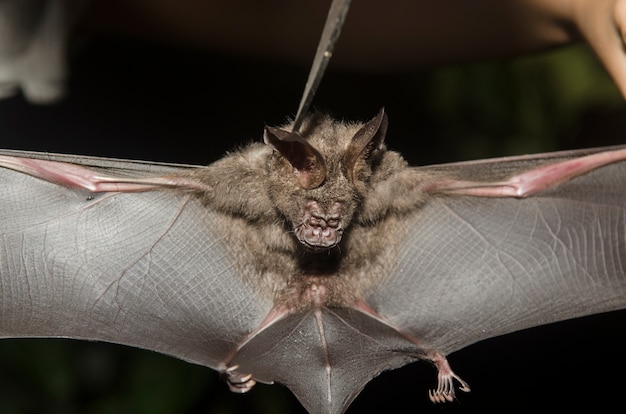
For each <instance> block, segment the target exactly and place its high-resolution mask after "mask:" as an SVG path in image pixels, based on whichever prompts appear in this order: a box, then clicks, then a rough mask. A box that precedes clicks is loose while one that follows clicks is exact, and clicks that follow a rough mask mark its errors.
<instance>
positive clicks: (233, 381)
mask: <svg viewBox="0 0 626 414" xmlns="http://www.w3.org/2000/svg"><path fill="white" fill-rule="evenodd" d="M238 368H239V365H233V366H232V367H229V368H226V369H225V370H224V371H222V377H223V378H224V379H225V380H226V382H227V383H228V388H229V389H230V390H231V391H232V392H236V393H237V394H244V393H246V392H248V391H250V390H251V389H252V387H254V386H255V385H256V381H255V380H254V379H253V378H252V374H242V373H241V372H238V371H237V369H238Z"/></svg>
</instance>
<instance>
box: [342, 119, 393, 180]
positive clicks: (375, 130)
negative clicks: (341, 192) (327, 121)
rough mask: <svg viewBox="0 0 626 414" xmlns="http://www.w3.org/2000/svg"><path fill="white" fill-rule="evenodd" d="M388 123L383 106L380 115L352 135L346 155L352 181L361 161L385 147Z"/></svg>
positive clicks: (347, 171)
mask: <svg viewBox="0 0 626 414" xmlns="http://www.w3.org/2000/svg"><path fill="white" fill-rule="evenodd" d="M387 124H388V121H387V114H386V113H385V108H382V109H381V110H380V112H378V115H376V116H375V117H374V118H373V119H372V120H370V121H369V122H367V123H366V124H365V125H363V126H362V127H361V129H359V130H358V131H357V133H356V134H354V136H353V137H352V142H351V143H350V145H349V146H348V149H347V151H346V156H345V166H346V174H347V176H348V178H350V179H351V180H352V181H354V180H355V179H356V175H357V167H358V164H359V161H360V160H363V161H365V162H368V161H369V160H370V159H371V155H372V153H374V152H376V151H380V150H382V149H383V148H384V142H385V135H386V134H387Z"/></svg>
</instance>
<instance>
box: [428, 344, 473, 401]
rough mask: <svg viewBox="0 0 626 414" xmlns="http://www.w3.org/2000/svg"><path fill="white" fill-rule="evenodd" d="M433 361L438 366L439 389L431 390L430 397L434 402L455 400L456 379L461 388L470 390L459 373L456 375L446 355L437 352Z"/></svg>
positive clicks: (466, 390) (465, 390)
mask: <svg viewBox="0 0 626 414" xmlns="http://www.w3.org/2000/svg"><path fill="white" fill-rule="evenodd" d="M432 362H433V363H434V364H435V366H436V367H437V371H438V373H437V389H434V390H429V391H428V397H429V398H430V400H431V401H432V402H434V403H443V402H446V401H452V400H454V395H455V392H454V381H455V380H456V381H457V382H458V383H459V390H461V391H464V392H469V391H470V387H469V385H467V383H466V382H465V381H463V380H462V379H461V378H460V377H459V376H458V375H456V374H455V373H454V372H453V371H452V368H450V364H448V360H447V359H446V357H444V356H443V355H441V354H440V353H438V352H436V353H435V355H434V356H433V359H432Z"/></svg>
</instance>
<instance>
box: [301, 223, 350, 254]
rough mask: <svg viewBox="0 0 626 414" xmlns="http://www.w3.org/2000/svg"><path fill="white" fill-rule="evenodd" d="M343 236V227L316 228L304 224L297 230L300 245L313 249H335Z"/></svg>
mask: <svg viewBox="0 0 626 414" xmlns="http://www.w3.org/2000/svg"><path fill="white" fill-rule="evenodd" d="M342 234H343V228H342V227H341V226H337V227H330V226H326V225H324V226H314V225H310V224H304V225H302V226H299V227H297V228H296V237H297V238H298V240H299V241H300V243H302V244H304V245H305V246H308V247H311V248H313V249H330V248H332V247H335V246H336V245H337V244H338V243H339V242H340V241H341V236H342Z"/></svg>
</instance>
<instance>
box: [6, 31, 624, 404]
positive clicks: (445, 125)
mask: <svg viewBox="0 0 626 414" xmlns="http://www.w3.org/2000/svg"><path fill="white" fill-rule="evenodd" d="M71 71H72V76H71V80H70V83H69V94H68V96H67V98H66V99H65V100H64V101H62V102H60V103H58V104H54V105H50V106H33V105H30V104H28V103H27V102H25V101H24V100H23V98H22V97H20V96H16V97H14V98H11V99H7V100H5V101H0V147H2V148H12V149H28V150H38V151H50V152H63V153H77V154H89V155H98V156H105V157H118V158H136V159H144V160H157V161H165V162H177V163H181V162H182V163H192V164H205V163H210V162H212V161H214V160H216V159H217V158H219V157H220V156H222V155H223V154H224V153H225V151H227V150H228V149H232V148H234V147H236V146H237V145H240V144H241V143H245V142H250V141H258V140H260V139H261V132H262V128H263V126H264V125H265V124H270V125H277V124H281V123H282V122H284V121H285V120H286V118H287V117H288V116H293V115H294V113H295V110H296V107H297V103H298V101H299V98H300V94H301V91H302V89H303V86H304V82H305V79H306V75H307V71H308V68H305V67H295V66H289V65H286V64H284V63H281V62H273V61H268V60H263V59H255V60H246V59H243V58H239V57H236V56H226V55H214V54H209V53H207V52H201V51H198V50H189V49H184V48H174V47H171V46H167V45H164V44H156V43H149V42H145V41H140V40H133V39H128V38H122V37H112V36H102V35H100V36H92V37H90V38H89V39H87V40H85V41H83V42H81V43H80V45H74V46H73V47H72V53H71ZM316 106H317V108H319V109H322V110H326V111H329V112H331V113H333V114H335V115H336V116H337V117H339V118H344V119H361V120H366V119H369V118H370V117H372V116H373V115H374V114H375V113H376V112H377V111H378V109H379V108H380V107H382V106H384V107H385V108H386V110H387V112H388V114H389V118H390V128H389V133H388V138H387V143H388V146H389V147H391V148H392V149H396V150H399V151H400V152H402V153H403V154H405V155H406V157H407V158H408V159H409V160H410V161H411V163H412V164H427V163H433V162H445V161H459V160H465V159H472V158H479V157H489V156H502V155H513V154H521V153H528V152H539V151H549V150H557V149H571V148H579V147H592V146H601V145H610V144H622V143H624V137H625V135H626V116H625V115H626V106H625V105H624V102H623V99H622V98H621V97H620V96H619V94H618V92H617V90H616V89H615V88H614V86H613V85H612V83H611V81H610V80H609V79H608V78H607V77H606V75H605V74H604V72H603V70H602V69H601V67H600V66H599V64H597V63H596V61H595V60H594V58H593V56H592V55H591V54H590V53H589V52H588V51H587V50H586V49H585V48H584V47H581V46H578V47H574V48H569V49H567V50H562V51H559V52H556V53H551V54H549V55H543V56H536V57H530V58H523V59H517V60H498V61H490V62H484V63H472V64H465V65H460V66H446V67H441V68H433V69H429V70H422V71H419V72H414V73H410V74H395V75H390V76H371V75H370V76H368V75H362V74H357V73H346V72H337V71H333V70H332V65H331V72H330V73H329V74H328V76H327V77H326V79H325V80H324V82H323V83H322V86H321V90H320V91H319V93H318V97H317V99H316ZM624 322H626V312H615V313H611V314H605V315H600V316H595V317H589V318H584V319H582V320H576V321H568V322H564V323H559V324H554V325H549V326H543V327H540V328H536V329H532V330H527V331H524V332H520V333H515V334H511V335H506V336H503V337H499V338H494V339H492V340H488V341H484V342H482V343H479V344H476V345H473V346H470V347H468V348H466V349H464V350H462V351H459V352H456V353H454V354H453V355H451V356H450V362H451V365H452V367H453V368H454V370H455V371H456V372H457V373H458V374H459V375H460V376H461V377H463V378H464V379H465V380H466V381H467V382H468V383H469V384H470V385H471V387H472V392H471V393H469V394H464V393H460V394H461V395H459V398H458V400H457V401H455V402H453V403H451V404H446V405H433V404H431V403H430V401H429V400H428V398H427V389H429V388H430V387H433V386H434V385H435V383H436V372H435V370H434V368H432V367H430V366H429V365H428V364H425V363H417V364H413V365H410V366H407V367H405V368H403V369H400V370H397V371H394V372H389V373H385V374H383V375H381V376H380V377H379V378H377V379H375V380H374V381H373V382H372V383H371V384H370V385H368V386H367V387H366V388H365V390H364V391H363V392H362V394H361V395H360V396H359V397H358V398H357V400H356V401H355V402H354V404H353V406H352V407H351V409H350V411H349V412H354V413H356V412H367V411H382V410H394V411H395V410H401V409H402V410H404V409H406V407H410V410H411V411H415V412H438V413H455V412H477V411H487V410H498V411H505V412H526V411H529V410H543V411H547V410H557V409H558V410H573V409H578V410H580V409H585V408H593V409H594V410H595V411H596V412H610V411H614V410H615V409H614V408H613V407H614V406H615V405H616V404H617V406H618V407H619V405H620V403H621V400H622V399H623V398H622V395H621V394H622V393H623V392H624V391H622V389H623V388H624V387H626V379H625V378H624V376H623V375H620V374H622V373H624V372H626V371H625V368H626V356H625V355H624V353H623V350H624V349H626V338H625V335H624V333H623V332H624V327H625V324H624ZM301 410H302V409H301V408H299V404H298V403H297V401H296V400H295V398H293V397H292V396H291V394H290V393H289V392H288V391H287V390H285V389H284V388H283V387H281V386H280V385H274V386H271V387H270V386H263V385H258V386H257V387H256V388H255V389H254V390H253V391H251V392H250V393H249V394H247V395H243V396H242V395H235V394H231V393H230V392H229V391H228V390H227V387H226V385H225V384H224V383H222V382H221V381H220V380H219V378H218V375H217V374H216V373H215V372H214V371H212V370H210V369H208V368H203V367H198V366H193V365H190V364H187V363H184V362H181V361H178V360H175V359H173V358H169V357H165V356H161V355H158V354H155V353H152V352H147V351H140V350H134V349H129V348H126V347H122V346H116V345H110V344H102V343H85V342H78V341H70V340H42V339H31V340H23V339H20V340H4V341H1V342H0V413H36V412H46V413H234V412H250V413H252V412H254V413H290V412H300V411H301Z"/></svg>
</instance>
